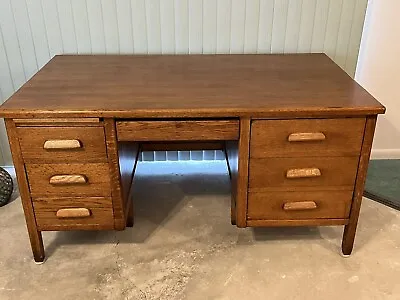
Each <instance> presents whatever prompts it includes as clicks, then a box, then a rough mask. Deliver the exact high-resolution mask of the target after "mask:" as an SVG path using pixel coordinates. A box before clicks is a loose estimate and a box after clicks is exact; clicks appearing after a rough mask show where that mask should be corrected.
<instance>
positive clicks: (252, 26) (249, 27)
mask: <svg viewBox="0 0 400 300" xmlns="http://www.w3.org/2000/svg"><path fill="white" fill-rule="evenodd" d="M259 10H260V0H249V1H247V2H246V15H245V24H244V52H245V53H257V45H258V28H259V23H260V13H259Z"/></svg>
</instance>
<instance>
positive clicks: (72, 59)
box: [0, 54, 385, 262]
mask: <svg viewBox="0 0 400 300" xmlns="http://www.w3.org/2000/svg"><path fill="white" fill-rule="evenodd" d="M384 111H385V108H384V107H383V106H382V105H381V104H380V103H379V102H377V101H376V100H375V99H374V98H373V97H372V96H371V95H369V94H368V93H367V92H366V91H365V90H364V89H363V88H362V87H360V86H359V85H358V84H357V83H356V82H354V81H353V80H352V79H351V78H350V77H349V76H348V75H347V74H346V73H345V72H344V71H342V70H341V69H340V68H339V67H338V66H337V65H336V64H335V63H334V62H332V61H331V60H330V59H329V58H328V57H327V56H326V55H324V54H301V55H189V56H56V57H55V58H53V59H52V60H51V61H50V62H49V63H48V64H47V65H46V66H45V67H44V68H43V69H42V70H40V71H39V72H38V73H37V74H36V75H35V76H34V77H33V78H32V79H31V80H30V81H29V82H28V83H26V84H25V85H24V86H23V87H22V88H21V89H20V90H19V91H17V92H16V93H15V94H14V95H13V96H12V97H11V98H10V99H9V100H8V101H7V102H6V103H4V104H3V105H2V106H1V108H0V116H1V117H4V118H5V122H6V128H7V133H8V136H9V142H10V147H11V151H12V156H13V160H14V165H15V169H16V173H17V179H18V182H19V187H20V193H21V198H22V203H23V208H24V212H25V218H26V222H27V227H28V231H29V237H30V241H31V245H32V250H33V255H34V258H35V261H37V262H40V261H43V260H44V257H45V253H44V249H43V242H42V236H41V231H46V230H109V229H116V230H123V229H124V228H125V227H126V226H132V225H133V214H134V208H133V203H132V201H130V197H129V194H130V187H131V182H132V178H133V175H134V171H135V166H136V162H137V158H138V153H139V152H140V151H141V150H143V149H151V150H157V149H174V150H180V149H199V148H201V149H203V148H204V149H222V150H224V151H225V153H226V157H227V161H228V165H229V169H230V175H231V182H232V209H231V219H232V224H236V225H237V226H238V227H246V226H309V225H311V226H314V225H316V226H319V225H345V229H344V236H343V244H342V251H343V253H344V254H346V255H348V254H350V253H351V251H352V248H353V241H354V236H355V232H356V226H357V220H358V215H359V211H360V205H361V198H362V194H363V188H364V181H365V176H366V171H367V166H368V161H369V155H370V150H371V145H372V140H373V135H374V129H375V122H376V118H377V114H381V113H384Z"/></svg>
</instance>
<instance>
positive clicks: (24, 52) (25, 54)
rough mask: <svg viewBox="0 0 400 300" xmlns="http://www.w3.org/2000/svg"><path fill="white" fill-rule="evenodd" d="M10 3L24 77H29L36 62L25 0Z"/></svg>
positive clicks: (34, 70)
mask: <svg viewBox="0 0 400 300" xmlns="http://www.w3.org/2000/svg"><path fill="white" fill-rule="evenodd" d="M10 3H11V7H12V12H13V14H14V21H15V29H16V31H17V36H16V37H17V39H18V43H19V51H20V53H21V59H22V63H23V67H24V74H25V76H26V79H29V78H31V77H32V76H33V75H34V74H35V73H36V72H37V70H38V63H37V61H36V55H35V46H34V43H33V34H32V32H31V27H30V24H29V17H28V9H27V6H26V2H25V0H16V1H12V2H10ZM10 17H12V15H10Z"/></svg>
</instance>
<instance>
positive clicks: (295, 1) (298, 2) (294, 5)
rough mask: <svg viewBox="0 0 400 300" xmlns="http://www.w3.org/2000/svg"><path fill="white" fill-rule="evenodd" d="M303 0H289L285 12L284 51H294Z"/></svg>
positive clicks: (296, 43) (297, 38) (297, 41)
mask: <svg viewBox="0 0 400 300" xmlns="http://www.w3.org/2000/svg"><path fill="white" fill-rule="evenodd" d="M302 6H303V0H289V7H288V13H287V24H286V35H285V48H284V52H285V53H296V52H297V46H298V44H299V34H300V24H301V12H302Z"/></svg>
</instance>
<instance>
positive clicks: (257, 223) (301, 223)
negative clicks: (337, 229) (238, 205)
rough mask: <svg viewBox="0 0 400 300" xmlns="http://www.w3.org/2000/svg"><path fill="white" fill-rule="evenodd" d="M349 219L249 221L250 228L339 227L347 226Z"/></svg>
mask: <svg viewBox="0 0 400 300" xmlns="http://www.w3.org/2000/svg"><path fill="white" fill-rule="evenodd" d="M348 222H349V219H305V220H303V219H302V220H248V221H247V226H250V227H279V226H294V227H297V226H337V225H346V224H347V223H348Z"/></svg>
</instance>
